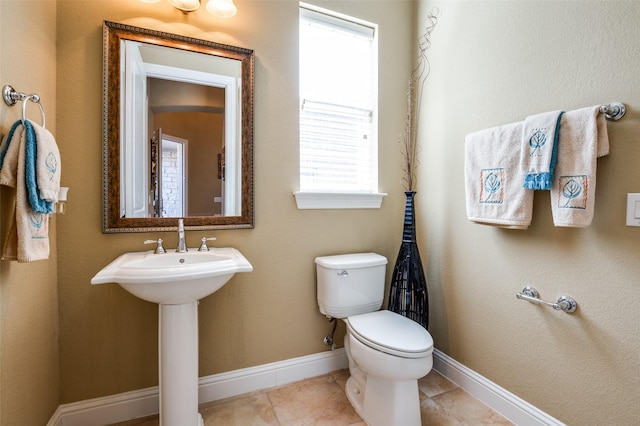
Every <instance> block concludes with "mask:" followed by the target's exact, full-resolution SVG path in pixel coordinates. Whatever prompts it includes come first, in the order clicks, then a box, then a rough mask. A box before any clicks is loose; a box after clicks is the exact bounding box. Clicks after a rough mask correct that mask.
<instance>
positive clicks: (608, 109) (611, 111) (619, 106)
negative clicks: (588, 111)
mask: <svg viewBox="0 0 640 426" xmlns="http://www.w3.org/2000/svg"><path fill="white" fill-rule="evenodd" d="M626 112H627V107H626V106H624V104H623V103H621V102H611V103H610V104H609V105H601V106H600V113H602V114H604V115H605V117H607V120H612V121H618V120H620V119H621V118H622V117H624V115H625V113H626Z"/></svg>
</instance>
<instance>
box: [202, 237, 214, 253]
mask: <svg viewBox="0 0 640 426" xmlns="http://www.w3.org/2000/svg"><path fill="white" fill-rule="evenodd" d="M216 239H217V238H216V237H202V238H200V248H199V249H198V251H209V247H207V241H215V240H216Z"/></svg>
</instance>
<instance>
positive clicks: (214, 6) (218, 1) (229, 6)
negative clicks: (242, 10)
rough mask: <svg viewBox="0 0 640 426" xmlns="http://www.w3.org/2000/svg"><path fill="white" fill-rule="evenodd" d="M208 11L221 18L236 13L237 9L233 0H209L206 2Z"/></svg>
mask: <svg viewBox="0 0 640 426" xmlns="http://www.w3.org/2000/svg"><path fill="white" fill-rule="evenodd" d="M207 10H208V11H209V13H211V14H212V15H215V16H220V17H222V18H230V17H232V16H233V15H235V14H236V12H237V11H238V9H237V8H236V5H235V4H233V0H209V1H208V2H207Z"/></svg>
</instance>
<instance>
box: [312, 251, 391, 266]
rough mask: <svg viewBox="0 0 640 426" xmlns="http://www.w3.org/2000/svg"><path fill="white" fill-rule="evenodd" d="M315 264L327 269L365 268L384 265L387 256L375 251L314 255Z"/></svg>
mask: <svg viewBox="0 0 640 426" xmlns="http://www.w3.org/2000/svg"><path fill="white" fill-rule="evenodd" d="M316 264H317V265H320V266H322V267H324V268H327V269H349V268H352V269H353V268H367V267H370V266H379V265H386V264H387V258H386V257H384V256H381V255H379V254H376V253H351V254H338V255H334V256H321V257H316Z"/></svg>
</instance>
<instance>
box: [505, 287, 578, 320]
mask: <svg viewBox="0 0 640 426" xmlns="http://www.w3.org/2000/svg"><path fill="white" fill-rule="evenodd" d="M516 297H517V298H518V299H521V300H526V301H527V302H531V303H535V304H537V305H546V306H550V307H552V308H553V309H555V310H556V311H563V312H566V313H568V314H570V313H572V312H575V311H576V309H578V304H577V303H576V301H575V300H574V299H573V298H571V297H569V296H560V297H559V298H558V301H557V302H556V303H551V302H547V301H545V300H542V299H540V293H538V290H536V289H535V288H533V287H528V286H527V287H525V288H524V289H522V292H520V293H516Z"/></svg>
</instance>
